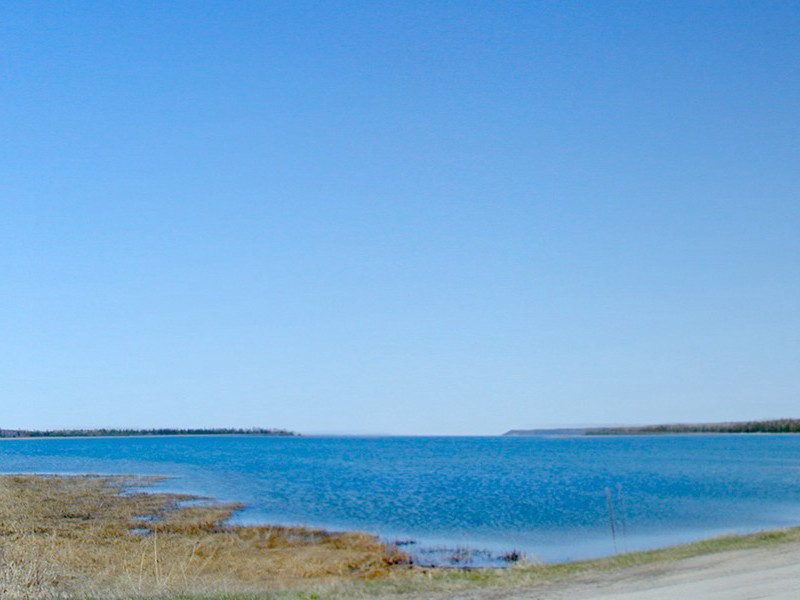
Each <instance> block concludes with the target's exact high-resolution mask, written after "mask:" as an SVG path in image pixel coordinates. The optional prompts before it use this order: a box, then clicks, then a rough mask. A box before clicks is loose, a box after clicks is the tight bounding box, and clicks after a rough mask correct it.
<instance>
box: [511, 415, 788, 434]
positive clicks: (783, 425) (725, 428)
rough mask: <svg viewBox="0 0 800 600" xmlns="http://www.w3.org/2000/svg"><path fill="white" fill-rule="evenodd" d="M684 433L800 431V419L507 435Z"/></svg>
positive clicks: (522, 431) (520, 431)
mask: <svg viewBox="0 0 800 600" xmlns="http://www.w3.org/2000/svg"><path fill="white" fill-rule="evenodd" d="M684 433H687V434H688V433H800V419H774V420H769V421H734V422H725V423H669V424H663V425H635V426H619V427H584V428H572V429H512V430H510V431H507V432H506V433H504V434H503V435H504V436H528V435H551V436H554V435H570V436H592V435H659V434H662V435H675V434H684Z"/></svg>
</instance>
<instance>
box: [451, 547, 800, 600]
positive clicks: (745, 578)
mask: <svg viewBox="0 0 800 600" xmlns="http://www.w3.org/2000/svg"><path fill="white" fill-rule="evenodd" d="M456 597H457V598H460V599H463V600H477V599H491V600H501V599H502V600H539V599H542V600H544V599H547V600H567V599H569V600H589V599H591V600H705V599H711V600H755V599H757V598H759V599H760V598H765V599H766V598H768V599H776V600H790V599H791V600H798V599H800V544H796V543H791V544H776V545H773V546H769V547H764V548H759V549H754V550H739V551H735V552H725V553H721V554H710V555H706V556H699V557H695V558H690V559H686V560H680V561H676V562H671V563H663V564H658V565H648V566H643V567H634V568H630V569H625V570H623V571H618V572H614V573H593V574H584V575H581V576H580V577H578V578H575V579H572V580H570V581H569V582H561V583H553V584H548V585H547V586H543V587H537V588H532V589H529V590H519V589H518V590H508V589H506V590H500V589H492V590H482V591H481V592H477V591H476V592H473V593H468V594H463V595H458V596H456Z"/></svg>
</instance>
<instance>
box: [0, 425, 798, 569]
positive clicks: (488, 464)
mask: <svg viewBox="0 0 800 600" xmlns="http://www.w3.org/2000/svg"><path fill="white" fill-rule="evenodd" d="M0 471H2V472H6V473H9V472H59V473H88V472H92V473H135V474H143V475H151V474H160V475H169V476H172V477H173V479H170V480H168V481H165V482H163V483H160V484H158V485H157V488H158V489H162V490H167V491H175V492H185V493H195V494H201V495H205V496H211V497H215V498H219V499H222V500H235V501H240V502H244V503H245V504H247V508H246V509H245V510H243V511H242V512H241V513H238V514H237V516H236V517H235V520H236V521H238V522H244V523H253V522H269V523H276V524H299V525H308V526H318V527H326V528H333V529H357V530H363V531H368V532H372V533H376V534H379V535H382V536H384V537H385V538H386V539H388V540H400V541H402V542H412V541H413V542H414V543H405V544H404V545H403V549H404V550H409V551H411V552H412V553H414V554H415V555H416V556H417V557H418V558H419V559H420V560H427V559H426V558H425V557H426V556H427V557H434V558H432V559H431V560H432V561H433V562H443V561H444V562H447V561H446V559H444V558H442V557H444V556H448V555H451V554H453V553H455V552H450V550H449V549H458V550H459V552H458V555H459V556H466V557H467V558H469V557H473V558H474V560H473V562H472V563H469V561H468V564H479V563H491V562H494V561H496V558H497V555H499V554H502V553H507V552H511V551H513V550H517V551H522V552H524V553H526V554H528V555H530V556H532V557H536V558H539V559H541V560H545V561H560V560H575V559H579V558H586V557H592V556H602V555H608V554H612V553H614V552H615V551H624V550H635V549H643V548H653V547H659V546H665V545H668V544H672V543H678V542H684V541H691V540H696V539H700V538H703V537H709V536H711V535H719V534H723V533H733V532H747V531H753V530H757V529H763V528H773V527H781V526H787V525H796V524H800V436H795V435H786V436H766V435H753V436H742V435H720V436H701V435H698V436H653V437H651V436H647V437H644V436H643V437H608V438H606V437H599V438H581V437H575V438H554V437H529V438H501V437H481V438H479V437H472V438H447V437H438V438H434V437H415V438H411V437H406V438H403V437H396V438H363V437H352V438H348V437H330V438H327V437H304V438H269V437H172V438H103V439H98V438H90V439H76V438H73V439H34V440H2V441H0ZM607 489H608V490H609V493H610V495H611V500H612V508H613V509H614V512H615V518H616V539H614V537H612V531H611V522H610V517H609V507H608V495H607V492H606V490H607ZM463 548H467V549H473V550H476V551H478V550H489V551H491V552H494V553H495V554H494V555H490V554H486V553H482V552H472V553H470V552H468V551H461V549H463ZM443 549H448V550H443ZM437 553H438V554H437Z"/></svg>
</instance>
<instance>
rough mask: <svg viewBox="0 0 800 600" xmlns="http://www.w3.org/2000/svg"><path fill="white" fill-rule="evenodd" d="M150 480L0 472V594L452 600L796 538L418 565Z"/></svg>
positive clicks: (376, 547) (781, 534) (766, 535)
mask: <svg viewBox="0 0 800 600" xmlns="http://www.w3.org/2000/svg"><path fill="white" fill-rule="evenodd" d="M152 481H153V480H152V479H148V478H134V477H100V476H78V477H60V476H36V475H7V476H0V597H2V598H31V599H40V598H56V597H62V598H86V597H92V598H165V599H175V598H197V599H199V598H214V599H223V598H225V599H266V598H275V599H278V598H280V599H284V598H304V599H312V598H348V599H350V598H391V597H398V596H401V597H426V598H448V597H451V596H453V595H456V594H459V593H463V592H467V591H475V590H480V589H485V588H492V589H495V590H497V589H505V590H509V589H514V590H517V591H522V590H531V591H534V590H536V589H537V588H538V589H541V588H539V586H541V585H553V584H554V583H557V582H560V581H568V580H573V579H574V578H576V577H584V576H587V575H588V576H592V575H593V574H603V573H610V572H625V570H626V569H629V568H637V567H641V566H645V565H651V564H652V565H655V564H659V563H669V562H673V561H676V560H680V559H684V558H690V557H693V556H699V555H703V554H710V553H715V552H724V551H730V550H744V549H751V548H760V547H764V546H768V545H773V544H781V543H791V542H794V543H800V528H794V529H786V530H779V531H768V532H762V533H756V534H752V535H743V536H732V537H725V538H718V539H713V540H706V541H702V542H696V543H694V544H686V545H682V546H675V547H672V548H665V549H661V550H654V551H649V552H636V553H630V554H622V555H618V556H614V557H609V558H603V559H598V560H591V561H581V562H573V563H562V564H539V565H531V564H519V565H517V566H514V567H512V568H506V569H470V570H467V569H442V568H420V567H414V566H409V565H407V564H403V562H404V561H403V559H404V557H403V556H402V555H401V554H399V553H398V552H397V551H395V550H392V549H390V548H387V547H386V546H384V545H383V544H381V543H380V542H379V541H378V540H377V539H375V538H374V537H372V536H369V535H365V534H358V533H329V532H325V531H319V530H310V529H304V528H292V527H264V526H257V527H256V526H251V527H240V526H228V525H225V524H224V522H225V520H226V519H227V518H228V517H229V516H230V515H231V513H232V512H233V511H234V510H236V509H237V508H239V505H235V504H219V503H213V502H209V503H204V504H202V505H197V504H196V503H192V504H189V505H185V504H184V503H183V502H182V501H184V500H194V498H192V497H190V496H181V495H175V494H159V493H142V492H141V491H137V488H138V487H140V486H145V485H148V484H149V483H151V482H152ZM136 529H139V530H140V531H141V530H143V531H144V532H146V535H142V534H141V533H136V532H135V530H136ZM501 595H502V592H501Z"/></svg>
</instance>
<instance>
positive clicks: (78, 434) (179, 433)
mask: <svg viewBox="0 0 800 600" xmlns="http://www.w3.org/2000/svg"><path fill="white" fill-rule="evenodd" d="M228 435H242V436H260V437H299V436H300V434H299V433H296V432H294V431H289V430H286V429H264V428H250V429H236V428H212V429H170V428H161V429H50V430H41V431H40V430H33V429H31V430H28V429H0V439H41V438H116V437H197V436H228Z"/></svg>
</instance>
